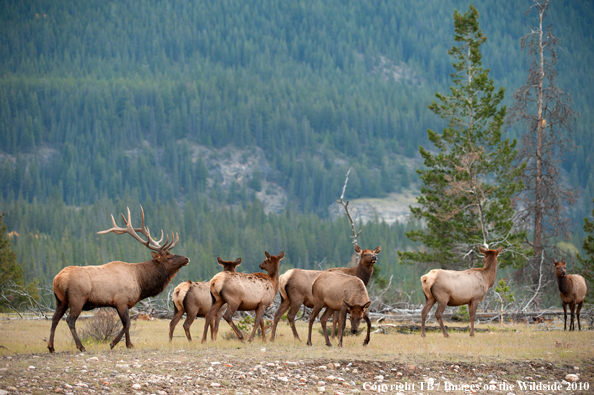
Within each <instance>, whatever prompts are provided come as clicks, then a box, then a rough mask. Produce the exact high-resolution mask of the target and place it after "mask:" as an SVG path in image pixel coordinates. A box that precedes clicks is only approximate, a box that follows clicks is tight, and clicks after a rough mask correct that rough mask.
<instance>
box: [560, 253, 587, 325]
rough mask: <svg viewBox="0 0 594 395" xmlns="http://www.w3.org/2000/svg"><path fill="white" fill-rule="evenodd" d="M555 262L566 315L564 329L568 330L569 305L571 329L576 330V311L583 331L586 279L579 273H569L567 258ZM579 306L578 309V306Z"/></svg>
mask: <svg viewBox="0 0 594 395" xmlns="http://www.w3.org/2000/svg"><path fill="white" fill-rule="evenodd" d="M553 262H554V263H555V275H556V276H557V284H559V294H560V295H561V305H562V306H563V315H564V316H565V322H564V324H563V330H567V305H569V310H570V312H571V322H570V323H569V330H570V331H574V330H575V322H574V312H575V314H576V315H577V322H578V329H579V330H580V331H581V330H582V326H581V325H580V311H581V310H582V305H583V304H584V298H585V297H586V291H587V287H586V280H584V278H583V277H582V276H580V275H579V274H567V266H566V265H565V259H562V260H561V262H557V261H556V260H554V259H553ZM576 306H577V311H576V308H575V307H576Z"/></svg>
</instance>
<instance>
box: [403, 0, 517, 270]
mask: <svg viewBox="0 0 594 395" xmlns="http://www.w3.org/2000/svg"><path fill="white" fill-rule="evenodd" d="M478 19H479V13H478V11H477V9H476V8H475V7H474V5H472V4H471V5H470V7H469V9H468V11H467V12H466V13H465V14H461V13H459V12H458V11H457V10H456V11H455V12H454V29H455V35H454V39H455V41H456V42H457V43H458V44H457V45H454V46H453V47H452V48H451V49H450V51H449V52H448V53H449V54H450V55H451V56H452V57H453V58H454V62H453V63H452V65H453V66H454V69H455V73H453V74H451V77H452V80H453V83H454V86H452V87H451V88H450V94H448V95H447V96H446V95H442V94H439V93H436V97H437V99H438V100H439V102H437V101H433V102H432V103H431V104H430V105H429V106H428V107H429V109H430V110H431V111H433V112H434V113H435V114H437V115H439V116H440V117H441V118H443V119H447V120H448V125H447V127H446V128H444V130H443V132H442V133H441V134H439V133H436V132H434V131H433V130H428V137H429V140H430V141H431V142H432V143H433V145H434V146H435V148H436V149H437V151H438V152H437V153H432V152H431V151H429V150H428V149H425V148H423V147H422V146H421V147H420V148H419V152H420V154H421V156H422V157H423V159H424V164H425V166H426V169H421V170H418V171H417V172H418V173H419V176H420V179H421V181H422V182H423V185H422V187H421V196H419V197H418V198H417V202H418V207H411V212H412V214H413V217H414V218H415V219H417V220H421V221H423V222H424V223H425V225H426V226H425V227H424V228H423V229H420V230H413V231H410V232H408V233H407V234H406V235H407V237H408V238H409V239H411V240H413V241H420V242H422V243H423V248H422V249H421V250H420V251H418V252H399V256H400V259H401V263H409V264H413V263H428V264H437V265H439V266H440V267H444V268H460V267H467V266H471V267H472V266H475V265H476V264H477V263H478V262H479V261H482V259H479V258H480V257H479V254H478V252H477V251H476V250H477V248H478V246H479V245H483V246H485V247H487V248H495V247H498V246H503V247H504V251H505V252H507V254H506V258H505V259H502V263H504V264H505V263H507V264H509V263H512V262H514V263H516V264H517V263H518V258H519V257H520V255H519V253H521V252H522V239H523V238H524V237H525V234H523V233H518V232H516V230H515V228H514V222H513V216H514V210H513V206H512V196H513V195H514V194H516V193H518V192H519V191H520V190H521V188H522V184H521V183H517V182H515V181H514V180H515V179H516V178H517V177H518V176H519V174H520V173H519V171H520V169H519V168H514V167H513V166H512V161H513V159H514V157H515V155H516V151H515V145H516V142H515V141H513V142H511V143H510V142H509V140H508V139H506V140H502V136H501V126H502V124H503V119H504V117H505V114H506V108H505V106H500V103H501V101H502V100H503V98H504V92H505V91H504V89H503V88H500V89H499V90H497V91H495V88H494V83H493V80H492V79H490V78H489V70H488V69H487V70H485V69H483V67H482V64H481V57H482V56H481V51H480V46H481V45H482V44H484V43H485V42H486V41H487V37H486V36H484V35H483V33H482V31H481V30H480V28H479V22H478Z"/></svg>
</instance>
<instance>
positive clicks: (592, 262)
mask: <svg viewBox="0 0 594 395" xmlns="http://www.w3.org/2000/svg"><path fill="white" fill-rule="evenodd" d="M592 216H593V217H594V210H592ZM584 232H586V237H585V238H584V242H583V243H582V248H583V249H584V256H582V255H581V254H577V260H578V262H579V263H580V265H581V268H580V271H579V272H580V274H581V275H582V276H584V279H585V280H586V284H587V286H588V291H589V292H588V293H587V294H586V299H587V301H588V302H590V303H591V302H592V301H593V300H594V298H593V297H592V291H591V290H592V289H594V222H592V221H591V220H590V219H589V218H588V217H585V218H584Z"/></svg>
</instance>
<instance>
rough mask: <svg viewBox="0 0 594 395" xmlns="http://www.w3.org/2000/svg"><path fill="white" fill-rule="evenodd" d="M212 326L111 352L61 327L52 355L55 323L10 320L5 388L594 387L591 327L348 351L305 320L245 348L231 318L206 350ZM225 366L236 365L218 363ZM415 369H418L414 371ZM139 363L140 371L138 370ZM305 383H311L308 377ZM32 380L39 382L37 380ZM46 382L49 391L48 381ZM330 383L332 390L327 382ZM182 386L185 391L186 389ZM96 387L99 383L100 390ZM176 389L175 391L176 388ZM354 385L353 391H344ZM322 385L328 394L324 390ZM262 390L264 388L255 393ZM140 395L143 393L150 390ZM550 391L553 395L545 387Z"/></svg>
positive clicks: (142, 327) (156, 332) (164, 323)
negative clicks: (431, 383)
mask: <svg viewBox="0 0 594 395" xmlns="http://www.w3.org/2000/svg"><path fill="white" fill-rule="evenodd" d="M203 322H204V321H203V320H202V319H198V320H196V321H195V322H194V325H193V326H192V335H193V338H194V341H193V342H191V343H190V342H188V341H187V340H186V338H185V335H184V332H183V328H182V327H181V323H183V321H182V322H180V324H178V326H177V328H176V332H175V336H174V338H173V341H172V342H171V343H169V341H168V332H169V321H168V320H153V321H138V322H135V324H134V327H133V334H132V342H133V343H134V345H135V348H134V349H132V350H127V349H126V348H125V342H124V341H122V342H120V344H118V345H117V346H116V348H115V349H114V350H110V348H109V344H108V343H99V344H97V343H89V342H87V343H85V347H86V348H87V352H86V353H85V354H81V353H80V352H78V350H76V348H75V347H74V342H73V341H72V336H71V334H70V331H69V329H68V326H67V325H66V323H65V322H61V323H60V325H59V326H58V329H57V332H56V341H55V349H56V351H57V352H56V354H53V355H50V354H49V353H48V352H47V348H46V341H45V339H46V338H47V337H48V336H49V330H50V324H51V323H50V321H34V320H1V321H0V333H1V334H2V336H1V337H0V346H1V347H0V370H1V369H2V367H4V365H6V366H7V368H4V371H0V389H6V388H8V391H9V393H10V391H15V393H21V392H29V393H46V391H47V389H48V388H49V389H52V390H55V392H56V393H63V392H64V391H65V393H66V394H68V393H72V394H78V393H92V392H93V391H91V392H84V390H85V388H95V390H96V391H98V392H99V393H129V392H127V391H129V390H130V385H132V384H131V383H133V382H134V383H136V384H134V385H139V386H141V387H138V388H143V389H144V390H145V392H146V393H154V394H169V393H179V392H178V390H179V391H185V393H206V392H209V391H211V390H212V391H214V390H216V391H214V392H213V393H225V392H226V393H260V394H262V393H319V392H326V393H336V394H341V393H350V392H351V391H352V392H357V391H363V390H362V388H363V387H362V386H363V385H364V383H365V382H367V380H369V382H374V380H375V379H377V377H380V376H378V374H380V373H381V374H382V377H383V376H385V378H382V380H385V382H388V381H389V380H391V381H392V382H396V383H398V382H405V381H407V382H411V383H414V382H418V381H419V380H426V379H427V377H433V376H434V377H436V380H446V379H447V380H450V381H452V382H455V381H456V380H458V382H460V383H467V382H468V383H477V384H480V385H482V383H486V382H488V380H491V382H493V380H495V381H497V380H500V381H499V382H504V381H506V380H509V382H514V380H519V379H520V380H523V379H528V378H530V379H534V380H545V379H546V380H558V381H561V380H563V379H564V378H565V375H566V374H568V373H576V372H577V373H578V374H579V375H580V382H581V383H588V384H590V383H591V384H592V385H593V386H594V331H591V330H583V331H581V332H577V331H576V332H563V331H560V330H551V331H546V330H537V329H536V328H535V327H534V326H531V325H507V326H506V327H504V328H502V327H500V326H499V325H495V326H490V327H487V326H485V325H479V326H478V327H479V328H483V329H489V330H490V331H489V332H480V333H477V335H476V337H474V338H471V337H470V336H469V335H468V333H467V332H466V333H455V332H450V338H448V339H445V338H444V337H443V336H442V335H441V334H440V333H428V335H427V337H426V338H421V336H420V335H419V334H408V335H407V334H401V333H388V334H379V333H378V334H372V335H371V342H370V344H369V346H367V347H363V346H362V342H363V337H364V336H361V335H360V336H347V337H345V339H344V347H343V348H342V349H340V348H338V347H331V348H328V347H326V346H325V345H324V343H323V336H322V335H321V334H320V333H319V332H318V329H319V327H320V326H319V324H315V325H314V334H313V343H314V345H313V347H307V346H305V341H304V340H306V339H307V326H306V324H305V323H302V322H300V323H298V331H299V334H300V336H301V338H302V341H301V342H299V341H297V340H294V339H293V338H292V335H291V331H290V328H289V327H288V325H286V323H284V322H281V323H280V324H279V328H278V329H279V331H278V332H277V336H278V337H277V340H276V341H275V342H274V343H270V342H267V343H265V344H264V343H263V342H262V339H261V338H256V340H255V341H254V342H253V343H251V344H250V343H247V342H246V343H242V342H240V341H238V340H236V339H233V338H231V339H227V340H225V339H223V337H230V336H226V335H227V334H230V329H229V327H228V325H227V324H226V323H225V322H221V328H220V331H219V339H218V340H217V341H215V342H212V341H210V339H209V340H208V342H207V343H206V344H201V343H200V339H201V334H202V328H203ZM78 327H79V328H82V327H84V321H83V320H81V321H79V323H78ZM79 333H80V331H79ZM174 359H175V360H177V361H176V363H179V364H180V365H176V367H177V370H176V368H173V369H172V368H170V367H167V366H168V365H170V361H172V360H174ZM89 360H97V361H98V362H93V364H96V365H97V367H96V371H95V373H93V374H95V375H96V378H95V379H94V380H95V382H92V381H88V382H85V383H87V384H84V383H78V384H81V385H83V384H84V385H87V386H91V387H80V388H79V387H76V385H77V381H80V380H81V379H84V378H85V377H87V376H88V375H89V374H90V373H88V371H91V372H92V370H91V369H93V368H92V367H88V366H87V365H90V364H91V362H88V361H89ZM77 361H78V362H77ZM85 361H87V362H85ZM287 361H299V362H298V363H301V364H302V365H303V368H301V369H297V372H298V373H295V371H290V372H288V373H285V376H279V377H280V378H278V379H275V380H273V382H272V383H270V382H269V381H266V380H265V379H264V378H262V379H261V380H262V381H261V382H256V381H254V382H249V383H247V382H245V381H243V382H240V384H237V383H238V381H237V380H230V379H229V377H236V376H237V377H239V378H240V379H241V377H245V374H246V373H245V372H247V371H251V370H254V369H256V370H257V369H259V368H258V366H260V365H262V364H264V363H266V364H268V366H273V365H275V364H276V366H277V368H274V369H277V370H275V371H274V372H275V374H277V373H278V372H281V371H285V370H287V369H288V368H287V366H285V365H283V364H287V363H289V362H287ZM219 362H220V363H222V364H226V365H215V364H218V363H219ZM330 362H335V363H339V364H340V366H341V369H342V370H341V371H340V372H337V373H336V375H337V377H338V375H339V374H344V375H346V377H347V384H345V383H338V384H337V383H332V385H330V384H329V383H328V382H327V380H326V381H323V380H325V379H324V375H326V376H327V373H325V372H324V373H317V369H319V367H320V366H321V365H324V366H322V367H324V369H325V366H326V365H328V364H329V363H330ZM213 363H214V364H213ZM349 363H350V364H353V365H352V366H357V367H358V369H354V371H357V375H358V376H357V377H355V376H354V375H353V374H352V373H354V371H349V370H348V368H347V369H346V370H345V366H349ZM35 365H37V366H39V365H41V366H46V365H47V368H44V369H46V371H47V373H48V377H47V379H45V380H47V381H44V376H43V375H40V373H39V372H37V373H35V372H32V371H30V369H29V368H30V366H35ZM211 365H212V366H211ZM281 365H282V366H281ZM119 366H126V370H125V372H123V373H125V374H116V373H109V372H115V371H117V370H118V369H119V368H118V367H119ZM141 366H142V367H141ZM213 366H214V367H217V366H234V367H233V368H229V369H236V370H233V371H231V370H229V372H228V373H226V374H222V373H221V372H218V371H217V370H216V369H213ZM328 366H331V365H328ZM411 366H412V367H413V368H410V367H411ZM134 367H137V370H138V372H137V373H135V372H136V370H135V369H134ZM298 367H299V366H298ZM114 368H115V370H114ZM7 369H8V370H7ZM271 369H272V368H271ZM283 369H284V370H283ZM308 369H309V373H308V374H309V376H307V375H304V374H303V372H304V371H307V370H308ZM411 369H412V370H411ZM120 370H121V369H120ZM264 370H266V369H264ZM52 371H59V372H60V375H59V377H56V376H55V375H52V374H49V372H52ZM396 371H398V376H396ZM19 372H20V373H19ZM23 372H24V373H23ZM217 372H218V373H217ZM44 373H46V372H44ZM391 373H392V376H391V375H390V374H391ZM109 374H111V376H109ZM242 374H243V376H242ZM250 374H251V373H250ZM278 374H280V373H278ZM176 375H179V377H180V378H187V377H192V378H193V379H192V380H187V381H184V380H181V381H179V383H178V381H175V380H174V379H173V378H175V377H178V376H176ZM234 375H235V376H234ZM300 375H301V376H300ZM103 376H105V377H103ZM318 376H319V377H318ZM27 377H30V378H31V380H32V381H31V382H32V383H33V384H31V386H30V387H27V388H28V389H27V391H24V390H23V389H22V388H21V387H18V386H17V385H18V384H19V383H22V382H23V380H26V378H27ZM91 377H95V376H91ZM141 377H142V380H141V379H140V378H141ZM151 377H152V378H151ZM159 377H161V378H162V380H168V382H167V385H162V386H160V387H159V386H158V385H157V384H154V385H156V387H155V386H153V387H151V385H153V384H151V383H152V382H155V383H156V382H158V380H160V379H159ZM303 377H307V378H306V379H305V381H303ZM331 377H334V376H331ZM248 378H250V377H248ZM349 378H352V380H351V381H350V383H351V384H348V382H349V380H348V379H349ZM281 379H282V380H285V379H287V380H289V379H295V383H296V384H293V387H290V389H287V388H289V387H286V386H288V385H289V384H290V383H289V384H286V383H285V382H284V381H283V382H281V381H280V380H281ZM118 380H119V381H118ZM122 380H123V381H122ZM151 380H152V381H151ZM155 380H156V381H155ZM297 380H302V382H299V381H297ZM483 380H487V381H483ZM26 382H27V383H29V381H26ZM42 382H43V383H44V385H40V383H42ZM320 382H322V383H325V385H324V386H321V385H320V384H319V383H320ZM69 383H70V384H69ZM213 383H214V384H213ZM221 383H222V384H221ZM178 384H179V385H181V387H176V386H177V385H178ZM215 384H219V385H222V388H220V387H212V386H213V385H215ZM23 385H24V384H23ZM93 385H95V386H96V387H92V386H93ZM172 385H174V387H171V386H172ZM299 385H302V386H301V387H300V386H299ZM308 385H309V386H308ZM68 386H70V387H68ZM283 386H285V387H283ZM337 386H338V387H337ZM344 386H347V387H348V388H343V387H344ZM321 387H323V389H324V390H323V391H321V390H319V388H321ZM23 388H25V387H23ZM256 388H259V390H257V389H256ZM223 389H226V391H223ZM254 390H255V391H256V392H250V391H254ZM193 391H194V392H193ZM363 392H365V391H363ZM479 392H481V391H479ZM588 392H589V391H585V392H583V391H568V392H561V393H588ZM140 393H143V391H142V390H140ZM402 393H404V394H406V393H407V392H406V391H404V392H402ZM409 393H412V392H409ZM432 393H441V392H439V391H437V392H432ZM484 393H490V392H488V391H487V392H484ZM514 393H527V394H528V393H533V392H530V391H525V392H514ZM543 393H547V392H546V391H543ZM551 393H559V392H558V391H557V392H555V391H552V392H551Z"/></svg>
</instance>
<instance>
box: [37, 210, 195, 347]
mask: <svg viewBox="0 0 594 395" xmlns="http://www.w3.org/2000/svg"><path fill="white" fill-rule="evenodd" d="M140 210H141V213H142V227H141V228H134V227H133V226H132V220H131V218H130V209H129V208H128V220H126V218H125V217H124V215H123V214H122V218H123V220H124V223H125V224H126V227H125V228H120V227H118V226H117V225H116V222H115V219H114V218H113V215H112V216H111V220H112V222H113V228H111V229H108V230H104V231H101V232H98V233H99V234H105V233H109V232H113V233H115V234H124V233H127V234H129V235H131V236H132V237H134V238H135V239H136V240H138V241H139V242H140V243H142V244H144V245H145V246H146V247H147V248H149V249H150V250H152V251H151V254H152V259H151V260H149V261H146V262H142V263H126V262H120V261H114V262H109V263H106V264H104V265H100V266H68V267H65V268H64V269H62V271H60V273H58V274H57V275H56V277H54V295H55V297H56V311H55V313H54V316H53V317H52V329H51V333H50V339H49V342H48V345H47V348H48V349H49V351H50V352H54V333H55V330H56V326H57V325H58V323H59V322H60V319H61V318H62V316H63V315H64V313H65V312H66V310H67V309H68V308H69V307H70V315H69V316H68V319H67V320H66V322H67V323H68V326H69V328H70V332H71V333H72V337H73V338H74V341H75V343H76V347H77V348H78V349H79V350H80V351H85V348H84V347H83V345H82V343H81V341H80V339H79V338H78V335H77V333H76V328H75V324H76V320H77V318H78V316H79V315H80V313H81V311H82V310H92V309H95V308H98V307H114V308H115V309H116V310H117V312H118V315H119V316H120V319H121V320H122V324H123V327H122V330H121V331H120V332H119V333H118V335H117V336H116V337H115V338H114V339H113V341H112V342H111V344H110V346H111V348H113V347H114V346H115V345H116V344H118V342H119V341H120V340H121V338H122V336H123V335H124V334H125V335H126V347H128V348H132V347H133V345H132V342H131V341H130V317H129V315H128V309H130V308H132V307H133V306H134V305H136V303H138V302H139V301H140V300H142V299H144V298H148V297H151V296H156V295H158V294H160V293H161V292H162V291H163V290H164V289H165V287H167V285H168V284H169V282H170V281H171V280H172V279H173V277H175V275H176V274H177V272H178V271H179V270H180V269H181V268H182V266H186V265H187V264H188V262H190V260H189V259H188V258H186V257H185V256H180V255H173V254H171V253H170V252H169V251H170V250H171V249H172V248H173V247H175V246H176V245H177V243H178V242H179V236H178V235H177V234H176V235H175V236H174V235H173V233H172V234H171V240H169V236H167V239H166V240H165V243H164V244H163V245H161V242H162V241H163V231H161V239H160V240H158V241H156V240H154V239H153V238H152V237H151V234H150V231H149V229H148V228H147V227H145V225H144V210H143V209H142V206H140ZM137 232H140V233H142V234H143V235H144V236H145V237H146V240H144V239H143V238H142V237H140V236H139V235H138V234H137Z"/></svg>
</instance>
